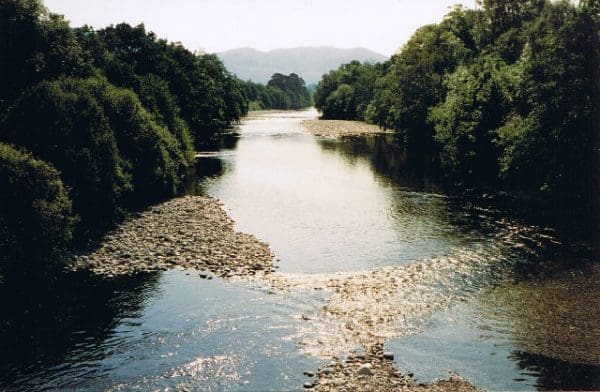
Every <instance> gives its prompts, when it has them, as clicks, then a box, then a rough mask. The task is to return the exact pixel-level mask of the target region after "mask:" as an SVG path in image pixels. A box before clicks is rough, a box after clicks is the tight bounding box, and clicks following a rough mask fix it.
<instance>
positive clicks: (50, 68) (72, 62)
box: [0, 0, 91, 111]
mask: <svg viewBox="0 0 600 392" xmlns="http://www.w3.org/2000/svg"><path fill="white" fill-rule="evenodd" d="M90 72H91V67H90V65H89V64H88V63H86V61H85V59H84V57H83V55H82V50H81V47H80V45H79V43H78V42H77V40H76V37H75V35H74V34H73V31H72V30H71V29H70V28H69V24H68V23H67V22H66V21H65V20H64V19H63V17H62V16H60V15H55V14H51V13H49V12H48V11H47V10H46V9H45V8H44V7H43V5H42V2H41V1H40V0H2V1H0V111H2V110H5V109H6V108H7V107H8V106H10V104H11V103H12V102H13V101H14V100H15V99H16V98H17V96H18V95H19V94H20V93H21V91H23V90H24V89H26V88H28V87H31V86H33V85H35V84H37V83H38V82H40V81H42V80H44V79H49V78H56V77H58V76H60V75H71V76H85V75H89V74H90Z"/></svg>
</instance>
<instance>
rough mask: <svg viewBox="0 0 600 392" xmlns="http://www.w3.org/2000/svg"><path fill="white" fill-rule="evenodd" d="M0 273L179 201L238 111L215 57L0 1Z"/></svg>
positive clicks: (54, 256)
mask: <svg viewBox="0 0 600 392" xmlns="http://www.w3.org/2000/svg"><path fill="white" fill-rule="evenodd" d="M0 37H2V39H1V40H0V75H2V78H1V79H0V189H1V190H2V192H0V271H1V272H0V275H2V276H4V277H6V276H9V275H11V274H13V273H24V272H28V271H29V272H31V271H43V270H47V269H49V268H50V267H53V266H56V265H57V264H61V263H63V262H64V261H65V260H66V258H67V257H68V254H69V250H70V249H72V248H73V247H74V246H84V245H85V244H86V243H88V242H89V240H90V239H93V238H95V236H97V235H98V234H101V233H103V232H105V231H106V230H107V229H109V228H111V227H113V226H114V225H115V224H116V223H118V222H120V221H121V220H122V219H123V218H124V217H125V216H127V214H128V213H129V212H130V211H134V210H137V209H139V208H142V207H143V206H145V205H148V204H149V203H152V202H155V201H158V200H162V199H165V198H168V197H172V196H174V195H177V194H179V193H180V192H181V190H182V187H183V180H184V177H185V175H186V173H187V172H188V170H189V169H190V167H191V165H192V164H193V160H194V149H195V148H197V147H200V146H202V145H203V144H205V143H207V142H208V141H210V139H211V138H213V137H214V136H215V135H217V134H219V132H221V131H222V130H224V129H226V128H228V127H229V126H231V125H232V124H233V123H235V122H237V121H238V120H239V119H240V117H241V116H243V115H244V114H245V113H246V112H247V110H248V104H247V99H246V96H245V94H244V91H243V90H242V86H241V84H240V83H239V81H238V80H237V78H236V77H235V76H233V75H232V74H230V73H229V72H228V71H227V70H226V69H225V67H224V66H223V64H222V63H221V61H220V60H219V59H218V58H217V57H216V56H214V55H196V54H194V53H192V52H190V51H189V50H187V49H185V48H184V47H183V46H181V45H179V44H174V43H169V42H167V41H166V40H163V39H159V38H158V37H156V35H155V34H154V33H152V32H148V31H146V29H145V27H144V26H143V25H139V26H130V25H128V24H119V25H115V26H109V27H106V28H104V29H100V30H94V29H92V28H90V27H82V28H71V27H70V26H69V23H68V22H67V21H66V20H65V19H64V18H63V17H62V16H60V15H56V14H53V13H51V12H49V11H48V10H47V9H46V8H45V7H44V6H43V4H42V2H41V1H40V0H3V1H0Z"/></svg>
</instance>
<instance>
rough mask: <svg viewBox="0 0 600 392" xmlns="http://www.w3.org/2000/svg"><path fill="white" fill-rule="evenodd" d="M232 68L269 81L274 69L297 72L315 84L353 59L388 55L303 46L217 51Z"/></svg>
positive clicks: (374, 59)
mask: <svg viewBox="0 0 600 392" xmlns="http://www.w3.org/2000/svg"><path fill="white" fill-rule="evenodd" d="M217 56H219V58H220V59H221V60H223V63H224V64H225V67H227V69H228V70H229V71H230V72H233V73H234V74H236V75H237V76H238V78H240V79H242V80H252V81H253V82H260V83H266V82H268V81H269V78H270V77H271V75H273V74H274V73H275V72H279V73H282V74H286V75H287V74H290V73H292V72H294V73H296V74H298V75H299V76H300V77H302V78H303V79H304V81H305V82H306V84H307V85H310V84H316V83H318V82H319V80H321V77H322V76H323V74H325V73H327V72H328V71H330V70H332V69H335V68H337V67H339V66H340V65H341V64H344V63H348V62H350V61H352V60H358V61H360V62H364V61H368V62H373V63H375V62H379V61H385V60H387V57H385V56H384V55H381V54H379V53H376V52H373V51H371V50H368V49H365V48H354V49H338V48H333V47H326V46H323V47H300V48H292V49H275V50H271V51H268V52H262V51H260V50H256V49H252V48H240V49H233V50H228V51H226V52H221V53H217Z"/></svg>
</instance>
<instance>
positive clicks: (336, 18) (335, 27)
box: [44, 0, 475, 57]
mask: <svg viewBox="0 0 600 392" xmlns="http://www.w3.org/2000/svg"><path fill="white" fill-rule="evenodd" d="M457 4H462V5H463V6H465V7H466V8H473V7H474V6H475V0H464V1H460V0H423V1H421V2H419V3H417V4H415V3H414V2H411V1H409V0H378V1H375V2H372V3H370V4H366V3H364V2H362V1H359V0H350V1H342V0H329V1H326V2H323V3H318V2H317V1H316V0H298V1H287V2H286V1H284V2H281V1H276V0H258V1H256V2H253V3H252V4H248V3H247V2H244V1H242V0H230V1H225V2H223V1H221V2H219V1H218V0H202V1H189V0H173V1H170V2H168V3H164V2H161V1H160V0H148V1H144V2H140V1H139V0H104V1H86V2H81V1H79V0H44V5H45V6H46V7H47V8H48V10H49V11H50V12H53V13H57V14H61V15H64V17H65V19H67V20H69V21H70V23H71V26H72V27H79V26H83V25H89V26H92V27H93V28H94V29H101V28H104V27H106V26H109V25H115V24H119V23H128V24H130V25H138V24H140V23H143V24H144V26H145V27H146V29H147V30H148V31H152V32H154V33H155V34H156V35H157V36H158V37H159V38H164V39H167V40H168V41H171V42H181V44H182V45H183V46H185V47H186V48H187V49H189V50H191V51H202V52H206V53H221V52H226V51H228V50H234V49H240V48H252V49H256V50H259V51H262V52H269V51H272V50H277V49H292V48H298V47H334V48H339V49H353V48H364V49H368V50H371V51H373V52H376V53H379V54H381V55H383V56H387V57H389V56H391V55H392V54H394V53H396V52H397V51H398V50H399V49H400V48H401V47H402V46H403V45H404V44H405V43H406V41H408V39H409V38H410V36H412V34H413V33H414V32H415V30H416V29H417V28H419V27H421V26H423V25H426V24H431V23H438V22H440V21H441V20H442V19H443V17H444V15H446V14H447V13H448V11H449V9H450V8H451V7H452V6H454V5H457Z"/></svg>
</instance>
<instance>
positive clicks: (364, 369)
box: [356, 363, 373, 376]
mask: <svg viewBox="0 0 600 392" xmlns="http://www.w3.org/2000/svg"><path fill="white" fill-rule="evenodd" d="M372 367H373V366H372V365H371V364H370V363H363V364H362V365H360V367H359V368H358V370H357V371H356V374H358V375H359V376H372V375H373V370H371V368H372Z"/></svg>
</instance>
